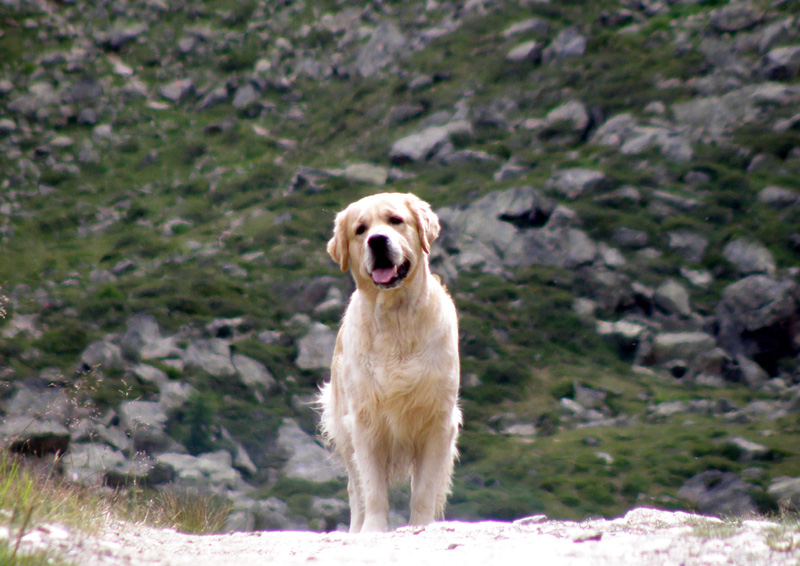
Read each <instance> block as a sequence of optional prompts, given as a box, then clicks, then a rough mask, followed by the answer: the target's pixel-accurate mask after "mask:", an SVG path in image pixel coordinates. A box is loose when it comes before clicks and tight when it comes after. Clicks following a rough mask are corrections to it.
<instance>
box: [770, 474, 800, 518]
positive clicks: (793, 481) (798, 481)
mask: <svg viewBox="0 0 800 566" xmlns="http://www.w3.org/2000/svg"><path fill="white" fill-rule="evenodd" d="M767 493H769V494H770V495H771V496H772V497H774V498H775V499H777V500H778V503H779V504H780V506H781V507H782V508H785V509H790V510H792V511H800V477H797V478H790V477H786V476H781V477H778V478H775V479H774V480H772V483H771V484H770V485H769V487H768V488H767Z"/></svg>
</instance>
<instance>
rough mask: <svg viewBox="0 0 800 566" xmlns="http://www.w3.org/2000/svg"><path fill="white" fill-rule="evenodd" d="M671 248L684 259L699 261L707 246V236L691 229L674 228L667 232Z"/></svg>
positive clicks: (693, 261)
mask: <svg viewBox="0 0 800 566" xmlns="http://www.w3.org/2000/svg"><path fill="white" fill-rule="evenodd" d="M667 238H668V239H669V242H668V245H669V247H670V249H671V250H673V251H674V252H675V253H676V254H678V255H679V256H681V257H682V258H683V259H684V260H685V261H689V262H691V263H700V262H701V261H702V260H703V256H704V255H705V251H706V248H707V247H708V238H706V237H705V236H702V235H700V234H698V233H697V232H693V231H691V230H674V231H672V232H669V233H668V234H667Z"/></svg>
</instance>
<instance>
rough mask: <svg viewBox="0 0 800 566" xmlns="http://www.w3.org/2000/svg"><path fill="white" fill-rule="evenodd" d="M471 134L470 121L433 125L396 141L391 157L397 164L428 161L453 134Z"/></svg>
mask: <svg viewBox="0 0 800 566" xmlns="http://www.w3.org/2000/svg"><path fill="white" fill-rule="evenodd" d="M471 135H472V127H471V126H470V124H469V122H463V121H461V122H452V123H450V124H446V125H444V126H431V127H429V128H426V129H425V130H423V131H421V132H419V133H416V134H411V135H409V136H406V137H404V138H401V139H399V140H397V141H396V142H394V144H392V148H391V151H390V152H389V157H390V158H391V160H392V162H393V163H396V164H402V163H406V162H408V161H426V160H428V159H430V158H432V157H433V156H434V155H436V153H437V152H438V151H439V150H441V149H442V147H443V146H444V145H445V144H446V143H448V142H449V141H450V138H451V137H452V136H471Z"/></svg>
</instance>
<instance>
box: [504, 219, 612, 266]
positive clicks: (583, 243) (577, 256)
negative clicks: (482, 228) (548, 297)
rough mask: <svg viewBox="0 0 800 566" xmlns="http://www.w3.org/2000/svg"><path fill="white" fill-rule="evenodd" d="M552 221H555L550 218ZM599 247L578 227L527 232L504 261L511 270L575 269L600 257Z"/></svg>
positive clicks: (517, 240)
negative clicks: (543, 266) (550, 267)
mask: <svg viewBox="0 0 800 566" xmlns="http://www.w3.org/2000/svg"><path fill="white" fill-rule="evenodd" d="M551 222H552V218H551ZM597 253H598V252H597V244H595V243H594V241H592V239H591V238H590V237H589V236H588V235H587V234H586V233H585V232H583V231H581V230H578V229H576V228H566V227H557V228H548V226H547V225H546V226H545V227H544V228H542V229H539V230H527V231H524V232H522V233H521V234H520V237H518V238H516V239H514V240H513V241H512V242H511V243H510V244H509V246H508V248H507V249H506V254H505V258H504V261H505V263H506V264H507V265H508V266H509V267H514V268H516V267H520V266H530V265H553V266H557V267H564V268H566V269H575V268H577V267H580V266H582V265H588V264H591V263H593V262H594V261H595V259H596V258H597Z"/></svg>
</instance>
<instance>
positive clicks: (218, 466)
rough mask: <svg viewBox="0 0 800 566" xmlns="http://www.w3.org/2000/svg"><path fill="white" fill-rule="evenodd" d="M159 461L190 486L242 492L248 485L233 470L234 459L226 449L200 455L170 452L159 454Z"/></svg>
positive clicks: (157, 459) (177, 479) (219, 491)
mask: <svg viewBox="0 0 800 566" xmlns="http://www.w3.org/2000/svg"><path fill="white" fill-rule="evenodd" d="M156 461H157V462H158V463H159V464H161V465H162V466H165V467H166V468H168V469H170V470H172V472H173V473H174V477H175V481H176V482H177V483H178V484H180V485H184V486H188V487H201V488H206V487H210V488H211V489H212V491H215V492H216V493H226V492H227V491H241V490H244V489H246V488H247V487H248V486H247V484H246V483H245V482H244V480H243V479H242V476H241V474H240V473H239V472H238V471H237V470H236V469H234V467H233V459H232V457H231V455H230V454H229V453H228V452H226V451H225V450H220V451H218V452H209V453H207V454H201V455H199V456H192V455H190V454H178V453H174V452H168V453H164V454H159V455H158V456H157V457H156Z"/></svg>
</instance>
